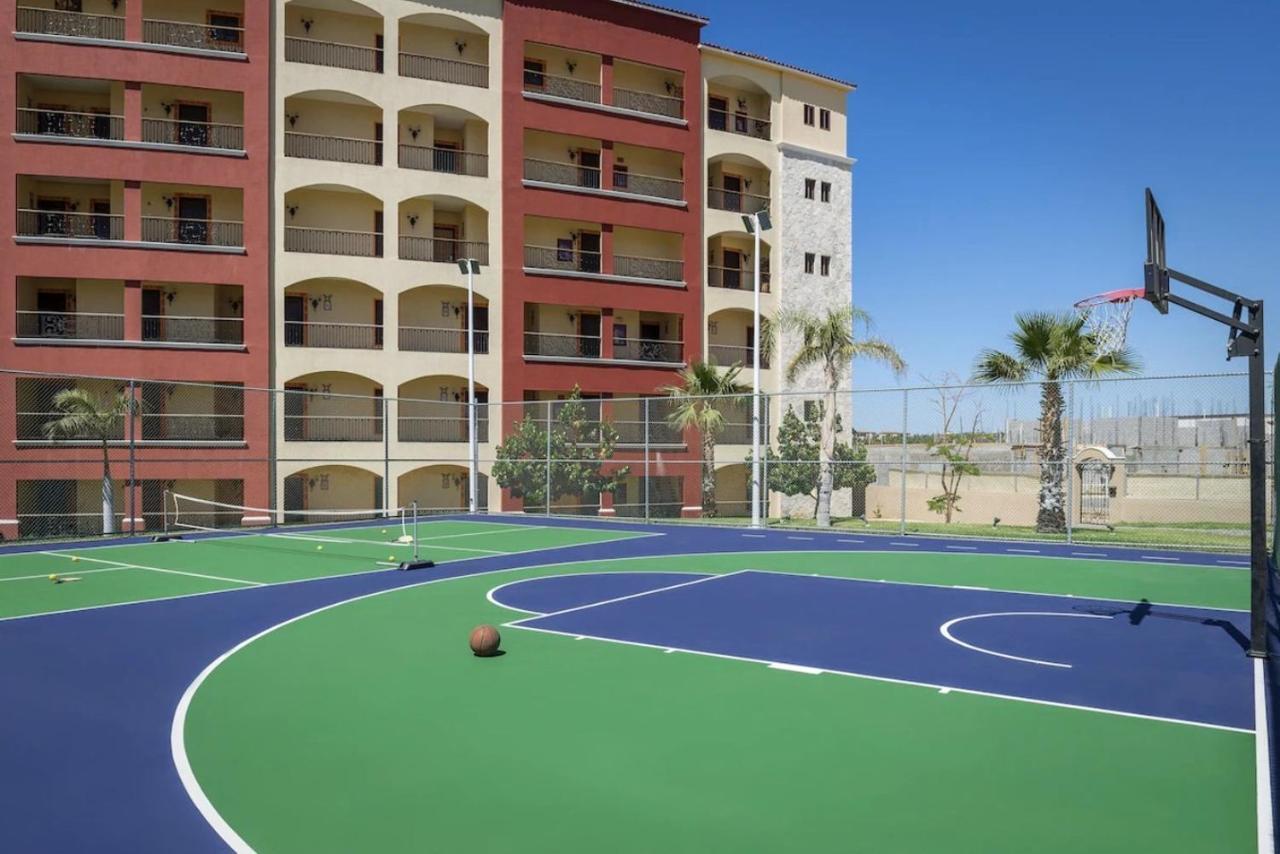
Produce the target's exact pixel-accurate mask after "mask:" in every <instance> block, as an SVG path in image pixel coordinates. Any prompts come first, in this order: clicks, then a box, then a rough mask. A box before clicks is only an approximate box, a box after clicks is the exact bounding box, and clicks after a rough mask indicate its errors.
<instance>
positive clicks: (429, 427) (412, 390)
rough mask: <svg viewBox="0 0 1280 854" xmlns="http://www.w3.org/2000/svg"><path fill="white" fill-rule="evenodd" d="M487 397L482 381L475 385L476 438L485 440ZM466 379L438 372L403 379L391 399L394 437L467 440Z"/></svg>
mask: <svg viewBox="0 0 1280 854" xmlns="http://www.w3.org/2000/svg"><path fill="white" fill-rule="evenodd" d="M488 397H489V392H488V389H486V388H485V387H484V386H483V385H477V387H476V402H477V404H478V405H477V406H476V440H477V441H479V442H488V441H489V417H488V415H489V407H488V406H487V405H486V403H487V401H488ZM467 401H468V397H467V381H466V380H465V379H463V378H461V377H457V376H449V375H439V376H428V377H418V378H417V379H414V380H410V381H409V382H406V383H403V384H402V385H401V386H400V388H399V391H398V395H397V399H396V401H395V403H394V406H395V413H396V438H397V439H398V440H399V441H401V442H448V443H456V442H467V441H470V425H469V423H468V422H469V418H470V406H469V405H468V403H467Z"/></svg>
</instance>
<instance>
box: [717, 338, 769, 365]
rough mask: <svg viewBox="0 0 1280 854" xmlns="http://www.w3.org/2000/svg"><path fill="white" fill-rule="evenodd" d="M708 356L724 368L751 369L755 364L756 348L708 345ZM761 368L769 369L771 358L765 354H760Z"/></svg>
mask: <svg viewBox="0 0 1280 854" xmlns="http://www.w3.org/2000/svg"><path fill="white" fill-rule="evenodd" d="M707 356H708V357H709V358H710V360H711V361H712V362H713V363H715V364H717V365H721V366H724V367H727V366H729V365H746V366H748V367H750V366H751V365H753V364H755V348H754V347H743V346H740V345H737V344H708V345H707ZM760 367H761V368H765V369H768V367H769V358H768V357H767V356H765V355H764V354H763V353H761V354H760Z"/></svg>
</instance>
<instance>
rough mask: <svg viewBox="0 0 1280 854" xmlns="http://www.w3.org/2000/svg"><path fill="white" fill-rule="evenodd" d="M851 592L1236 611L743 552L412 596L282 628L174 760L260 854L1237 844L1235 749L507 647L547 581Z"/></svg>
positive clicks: (1148, 588)
mask: <svg viewBox="0 0 1280 854" xmlns="http://www.w3.org/2000/svg"><path fill="white" fill-rule="evenodd" d="M748 567H753V568H765V569H769V570H775V571H783V572H794V573H823V574H828V575H839V576H845V577H850V578H870V579H886V580H890V581H914V582H927V583H935V584H947V585H958V584H963V585H980V586H984V587H991V588H993V589H1004V590H1026V591H1036V592H1053V593H1072V594H1076V595H1081V596H1094V597H1106V598H1111V597H1115V598H1121V599H1128V600H1134V599H1138V598H1142V597H1145V598H1148V599H1150V600H1152V601H1154V602H1161V603H1170V604H1173V603H1177V604H1185V605H1203V606H1215V607H1229V608H1244V607H1247V605H1248V594H1249V590H1248V576H1247V574H1246V573H1238V572H1226V571H1222V570H1220V569H1210V568H1205V567H1196V566H1151V565H1144V564H1137V563H1117V562H1090V561H1083V560H1053V559H1044V558H1033V557H993V556H986V555H965V556H961V555H940V554H920V553H914V554H901V553H895V554H886V553H870V552H816V553H814V552H811V553H781V552H770V553H761V552H754V553H750V554H745V553H742V554H716V555H701V556H695V555H679V556H667V557H655V558H638V559H632V560H626V561H607V562H604V561H598V562H588V563H576V564H563V565H559V566H551V567H533V568H527V569H520V570H512V571H504V572H498V573H490V574H486V575H481V576H472V577H464V578H459V579H453V580H446V581H440V582H438V583H428V584H423V585H416V586H412V587H407V588H400V589H397V590H395V591H391V592H387V593H383V594H377V595H373V596H370V597H366V598H362V599H359V600H355V601H352V602H349V603H346V604H342V605H339V606H336V607H333V608H330V609H327V610H323V611H320V612H316V613H314V614H312V615H310V616H307V617H304V618H303V619H300V620H298V621H296V622H292V623H289V624H286V625H283V626H281V627H279V628H278V629H276V630H275V631H271V632H269V633H267V634H265V635H263V636H261V637H259V638H258V639H256V640H253V641H251V642H249V643H248V644H247V645H245V646H244V647H242V648H240V649H239V650H238V651H236V652H234V653H233V654H231V655H230V656H229V657H228V658H226V659H225V660H224V661H222V663H221V664H219V665H218V666H217V667H216V668H214V669H213V670H212V671H211V672H209V673H208V674H207V678H206V679H205V680H204V681H203V682H202V683H200V684H199V687H198V688H197V689H196V690H195V693H194V696H193V698H192V701H191V704H190V706H189V709H188V711H187V715H186V718H185V730H184V731H183V732H184V737H183V738H182V740H181V742H180V743H181V745H183V746H184V747H185V755H186V757H187V758H188V759H189V762H190V766H191V768H192V770H193V773H194V777H195V779H196V781H197V782H198V784H199V786H200V787H201V788H202V789H203V792H204V794H205V795H206V796H207V797H208V799H209V801H210V802H211V804H212V806H213V807H214V808H215V809H216V810H217V812H218V813H219V814H220V815H221V817H222V819H224V820H225V821H226V822H227V824H229V826H230V827H231V828H233V829H234V831H235V832H236V833H238V834H239V835H240V836H241V837H242V838H243V839H244V840H245V842H247V843H248V845H250V846H252V847H254V848H256V849H257V850H260V851H272V852H309V854H314V852H330V851H333V852H339V851H342V852H346V851H440V852H455V851H456V852H513V851H519V852H523V854H534V853H535V852H536V853H537V854H541V852H548V854H550V852H565V851H608V852H611V854H633V852H634V854H652V852H690V854H693V852H697V854H718V852H725V854H728V852H733V854H741V852H786V851H840V852H894V854H914V852H948V854H970V852H972V854H980V853H981V854H990V852H1031V851H1035V852H1046V853H1047V854H1059V852H1061V854H1066V852H1082V851H1088V852H1124V854H1133V852H1137V851H1144V852H1145V851H1153V852H1154V851H1159V852H1165V854H1168V852H1197V854H1204V852H1236V854H1239V852H1251V851H1255V850H1256V841H1255V836H1254V834H1253V828H1254V810H1255V791H1254V740H1253V736H1252V734H1250V733H1244V732H1238V731H1224V730H1215V729H1208V728H1203V727H1199V726H1191V725H1185V724H1180V723H1169V722H1163V721H1158V720H1148V719H1141V718H1133V717H1122V716H1117V715H1111V714H1104V713H1100V712H1094V711H1088V710H1083V709H1072V708H1062V707H1055V706H1046V705H1037V704H1034V703H1026V702H1016V701H1012V700H1007V699H1001V698H996V697H986V696H978V695H972V694H964V693H955V692H952V693H946V692H939V691H937V690H934V689H931V688H927V687H921V686H913V685H906V684H894V683H889V682H882V681H873V680H868V679H858V678H848V677H842V676H838V675H834V674H823V675H818V676H812V675H803V674H797V673H793V672H786V671H780V670H775V669H769V668H766V667H762V666H760V664H758V663H752V662H746V661H737V660H729V659H722V658H713V657H707V656H701V655H688V654H664V651H663V650H661V649H652V648H643V647H635V646H623V645H618V644H610V643H599V642H594V641H592V640H590V639H587V640H581V641H577V640H575V639H574V638H572V637H566V636H560V635H551V634H543V633H539V632H524V631H518V630H515V629H510V630H504V638H503V647H504V649H505V650H507V654H506V655H504V656H503V657H500V658H495V659H478V658H474V657H472V656H471V655H470V654H469V652H468V650H467V649H466V637H467V633H468V631H469V630H470V629H471V627H472V626H474V625H475V624H477V623H482V622H489V623H494V624H501V623H503V622H506V621H508V620H511V619H515V618H517V617H518V616H520V615H518V614H516V613H514V612H512V611H509V610H506V609H504V608H502V607H500V606H498V605H496V604H493V603H492V602H490V601H489V600H487V599H486V593H487V592H488V591H489V590H490V589H492V588H494V587H496V586H498V585H500V584H504V583H507V582H510V581H514V580H517V579H522V578H532V577H539V576H548V575H556V574H563V573H582V572H604V571H620V570H627V571H632V570H633V571H661V572H703V573H716V574H719V573H728V572H733V571H736V570H741V569H744V568H748Z"/></svg>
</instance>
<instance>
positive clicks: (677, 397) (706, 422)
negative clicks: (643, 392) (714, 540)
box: [662, 362, 751, 516]
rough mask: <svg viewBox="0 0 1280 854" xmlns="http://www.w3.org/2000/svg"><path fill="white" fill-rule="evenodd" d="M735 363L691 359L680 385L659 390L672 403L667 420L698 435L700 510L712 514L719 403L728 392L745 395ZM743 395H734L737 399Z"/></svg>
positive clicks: (721, 417)
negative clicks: (723, 364) (724, 365)
mask: <svg viewBox="0 0 1280 854" xmlns="http://www.w3.org/2000/svg"><path fill="white" fill-rule="evenodd" d="M741 372H742V368H741V366H739V365H733V366H732V367H730V368H728V369H723V368H717V367H716V366H715V365H712V364H710V363H708V362H694V363H692V364H691V365H689V367H687V368H685V369H684V370H682V371H681V372H680V385H673V386H666V387H665V388H663V389H662V391H663V392H664V393H665V394H667V395H668V396H669V397H670V398H671V400H672V401H673V402H674V403H675V408H674V409H672V411H671V414H670V415H668V416H667V423H669V424H671V425H672V426H673V427H677V428H679V429H680V430H684V429H686V428H689V427H693V428H695V429H697V431H698V435H699V436H701V437H702V512H703V515H705V516H715V515H716V435H717V434H719V432H720V430H721V428H723V427H724V413H722V412H721V411H720V407H721V406H722V405H723V404H724V403H725V402H726V398H729V399H731V400H732V399H733V398H731V397H730V396H731V395H739V396H740V395H745V394H747V393H748V392H750V391H751V389H750V388H748V387H747V386H745V385H743V384H741V383H739V382H738V374H739V373H741ZM742 399H743V398H742V397H738V398H736V400H737V401H741V400H742Z"/></svg>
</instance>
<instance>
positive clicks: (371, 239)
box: [284, 225, 382, 258]
mask: <svg viewBox="0 0 1280 854" xmlns="http://www.w3.org/2000/svg"><path fill="white" fill-rule="evenodd" d="M284 251H285V252H315V253H319V254H322V255H355V256H359V257H362V258H381V257H382V235H381V234H380V233H378V232H373V231H343V230H340V229H334V228H303V227H299V226H292V225H290V226H285V229H284Z"/></svg>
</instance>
